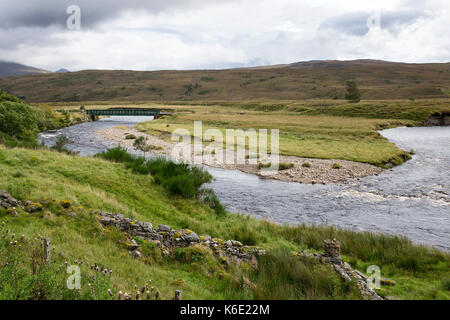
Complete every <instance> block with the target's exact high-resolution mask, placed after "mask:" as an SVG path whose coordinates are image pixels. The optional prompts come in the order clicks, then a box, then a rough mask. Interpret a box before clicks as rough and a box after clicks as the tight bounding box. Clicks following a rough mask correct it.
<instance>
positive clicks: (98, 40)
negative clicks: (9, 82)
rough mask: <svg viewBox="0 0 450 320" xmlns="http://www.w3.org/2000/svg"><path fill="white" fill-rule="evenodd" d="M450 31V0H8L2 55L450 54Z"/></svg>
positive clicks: (239, 61)
mask: <svg viewBox="0 0 450 320" xmlns="http://www.w3.org/2000/svg"><path fill="white" fill-rule="evenodd" d="M70 5H77V6H78V7H79V8H80V11H81V19H80V29H76V28H75V29H74V28H73V27H71V28H68V26H67V20H68V18H70V17H71V16H72V15H71V13H67V9H68V7H69V6H70ZM72 13H73V12H72ZM72 17H73V16H72ZM69 21H70V22H72V23H74V22H76V19H70V20H69ZM449 30H450V1H447V0H376V1H361V0H342V1H335V0H310V1H300V0H276V1H275V0H270V1H269V0H240V1H238V0H145V1H144V0H142V1H137V0H95V1H93V0H71V1H66V0H20V1H17V0H0V60H5V61H15V62H19V63H23V64H27V65H30V66H34V67H38V68H43V69H47V70H51V71H54V70H57V69H59V68H67V69H70V70H73V71H75V70H83V69H132V70H159V69H204V68H228V67H244V66H257V65H269V64H281V63H290V62H297V61H305V60H319V59H341V60H350V59H360V58H368V59H383V60H390V61H403V62H448V61H450V32H449Z"/></svg>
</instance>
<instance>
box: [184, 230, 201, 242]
mask: <svg viewBox="0 0 450 320" xmlns="http://www.w3.org/2000/svg"><path fill="white" fill-rule="evenodd" d="M183 238H184V240H186V241H190V242H198V241H200V238H199V237H198V235H197V234H196V233H195V232H192V233H189V234H184V235H183Z"/></svg>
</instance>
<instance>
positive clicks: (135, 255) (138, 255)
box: [130, 250, 142, 259]
mask: <svg viewBox="0 0 450 320" xmlns="http://www.w3.org/2000/svg"><path fill="white" fill-rule="evenodd" d="M130 254H131V256H132V257H133V258H136V259H140V258H141V257H142V254H141V252H140V251H139V250H133V251H130Z"/></svg>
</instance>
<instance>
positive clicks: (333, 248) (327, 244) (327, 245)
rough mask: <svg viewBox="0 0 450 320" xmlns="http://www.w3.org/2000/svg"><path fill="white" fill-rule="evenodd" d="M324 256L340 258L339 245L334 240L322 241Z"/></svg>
mask: <svg viewBox="0 0 450 320" xmlns="http://www.w3.org/2000/svg"><path fill="white" fill-rule="evenodd" d="M323 251H324V256H326V257H330V258H339V259H340V257H341V243H340V242H339V241H337V240H336V239H333V240H324V245H323Z"/></svg>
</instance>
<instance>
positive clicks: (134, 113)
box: [85, 108, 171, 121]
mask: <svg viewBox="0 0 450 320" xmlns="http://www.w3.org/2000/svg"><path fill="white" fill-rule="evenodd" d="M85 112H86V113H87V114H89V115H90V116H91V118H92V120H94V121H95V120H97V119H98V117H99V116H130V117H139V116H145V117H148V116H153V117H154V118H155V119H157V118H160V117H162V116H164V115H170V114H171V113H170V112H163V111H161V110H160V109H148V108H109V109H89V110H88V109H86V110H85Z"/></svg>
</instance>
